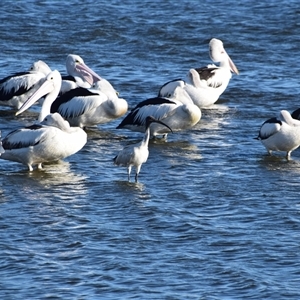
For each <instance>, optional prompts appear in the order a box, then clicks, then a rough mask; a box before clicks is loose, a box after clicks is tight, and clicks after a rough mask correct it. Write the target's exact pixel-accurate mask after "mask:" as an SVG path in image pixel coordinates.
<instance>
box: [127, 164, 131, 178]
mask: <svg viewBox="0 0 300 300" xmlns="http://www.w3.org/2000/svg"><path fill="white" fill-rule="evenodd" d="M130 173H131V166H128V168H127V174H128V181H130Z"/></svg>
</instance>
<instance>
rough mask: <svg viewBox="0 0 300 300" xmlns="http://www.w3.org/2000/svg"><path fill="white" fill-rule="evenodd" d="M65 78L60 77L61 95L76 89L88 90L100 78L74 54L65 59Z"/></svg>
mask: <svg viewBox="0 0 300 300" xmlns="http://www.w3.org/2000/svg"><path fill="white" fill-rule="evenodd" d="M66 69H67V73H68V75H67V76H62V86H61V94H64V93H65V92H67V91H69V90H71V89H75V88H77V87H83V88H90V87H91V86H92V85H93V84H94V83H95V82H96V81H99V80H101V79H102V78H101V77H100V76H99V75H98V74H97V73H95V72H94V71H93V70H92V69H91V68H89V67H88V66H87V65H86V64H85V63H84V61H83V59H82V58H81V57H80V56H79V55H76V54H69V55H68V56H67V59H66Z"/></svg>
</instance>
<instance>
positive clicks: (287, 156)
mask: <svg viewBox="0 0 300 300" xmlns="http://www.w3.org/2000/svg"><path fill="white" fill-rule="evenodd" d="M291 152H292V151H288V152H287V153H286V159H287V160H290V159H291Z"/></svg>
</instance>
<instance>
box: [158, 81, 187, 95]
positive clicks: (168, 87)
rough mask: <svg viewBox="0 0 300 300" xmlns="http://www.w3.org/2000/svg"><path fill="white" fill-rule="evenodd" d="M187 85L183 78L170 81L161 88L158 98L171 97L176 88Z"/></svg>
mask: <svg viewBox="0 0 300 300" xmlns="http://www.w3.org/2000/svg"><path fill="white" fill-rule="evenodd" d="M185 84H186V83H185V81H184V80H183V79H181V78H178V79H173V80H170V81H168V82H166V83H164V84H163V85H162V86H161V87H160V89H159V91H158V95H157V97H169V96H170V95H171V94H172V93H173V91H174V90H175V89H176V87H178V86H181V87H184V85H185Z"/></svg>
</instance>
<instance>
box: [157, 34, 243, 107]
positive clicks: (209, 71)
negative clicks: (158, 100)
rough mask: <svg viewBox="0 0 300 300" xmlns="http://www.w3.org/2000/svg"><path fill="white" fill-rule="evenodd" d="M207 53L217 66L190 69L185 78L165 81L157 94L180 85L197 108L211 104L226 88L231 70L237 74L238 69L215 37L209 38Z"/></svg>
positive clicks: (160, 94) (164, 92)
mask: <svg viewBox="0 0 300 300" xmlns="http://www.w3.org/2000/svg"><path fill="white" fill-rule="evenodd" d="M209 54H210V57H211V59H212V61H213V62H215V63H218V62H219V63H220V65H219V67H218V66H216V65H213V64H210V65H208V66H206V67H202V68H196V69H190V70H189V72H188V74H187V78H186V80H182V79H175V80H172V81H169V82H167V83H165V84H164V85H163V86H161V88H160V89H159V92H158V96H159V97H164V96H166V94H168V93H170V92H171V91H173V90H174V89H175V88H176V87H177V86H178V85H180V86H184V89H185V90H186V91H187V93H188V94H189V95H190V97H191V98H192V100H193V102H194V103H195V104H196V105H197V106H198V107H199V108H204V107H208V106H211V105H213V104H214V103H215V102H216V101H217V100H218V99H219V97H220V95H221V94H222V93H223V92H224V91H225V90H226V88H227V86H228V83H229V81H230V79H231V77H232V73H231V72H233V73H236V74H239V71H238V69H237V67H236V66H235V64H234V63H233V61H232V60H231V58H230V57H229V55H228V54H227V52H226V51H225V49H224V46H223V42H222V41H221V40H218V39H216V38H213V39H211V40H210V42H209Z"/></svg>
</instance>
